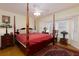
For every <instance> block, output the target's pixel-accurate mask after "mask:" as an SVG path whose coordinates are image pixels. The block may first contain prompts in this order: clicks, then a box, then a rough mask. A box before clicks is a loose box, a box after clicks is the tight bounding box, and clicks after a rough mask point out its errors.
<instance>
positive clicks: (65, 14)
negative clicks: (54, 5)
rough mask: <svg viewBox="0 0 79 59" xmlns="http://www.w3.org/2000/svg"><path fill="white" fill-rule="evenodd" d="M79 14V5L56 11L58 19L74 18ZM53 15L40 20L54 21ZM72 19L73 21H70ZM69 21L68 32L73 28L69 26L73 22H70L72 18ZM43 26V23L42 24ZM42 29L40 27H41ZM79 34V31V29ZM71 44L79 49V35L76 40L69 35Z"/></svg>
mask: <svg viewBox="0 0 79 59" xmlns="http://www.w3.org/2000/svg"><path fill="white" fill-rule="evenodd" d="M78 15H79V7H73V8H69V9H65V10H63V11H60V12H57V13H56V20H61V19H67V18H68V19H69V18H72V17H74V16H78ZM52 19H53V17H52V15H49V16H46V17H44V18H40V22H43V21H44V22H45V21H47V22H48V21H52ZM70 20H71V21H70ZM70 20H69V21H68V23H67V26H68V28H67V30H68V32H69V31H71V28H70V27H69V26H70V25H71V24H70V22H72V19H70ZM41 26H43V25H41ZM39 29H40V27H39ZM78 29H79V16H78V27H77V30H78ZM78 35H79V31H78ZM68 42H69V44H71V45H73V46H74V47H76V48H78V49H79V37H78V38H75V39H74V40H72V39H71V35H69V40H68Z"/></svg>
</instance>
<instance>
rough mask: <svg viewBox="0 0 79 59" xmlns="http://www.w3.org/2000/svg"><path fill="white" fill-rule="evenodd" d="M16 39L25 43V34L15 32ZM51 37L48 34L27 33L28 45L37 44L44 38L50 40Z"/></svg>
mask: <svg viewBox="0 0 79 59" xmlns="http://www.w3.org/2000/svg"><path fill="white" fill-rule="evenodd" d="M16 39H17V40H19V41H20V42H22V43H23V44H26V34H16ZM51 39H52V37H51V36H50V35H49V34H42V33H35V34H29V45H33V44H37V43H39V42H43V41H46V40H51Z"/></svg>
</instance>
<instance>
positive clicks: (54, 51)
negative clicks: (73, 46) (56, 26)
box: [35, 45, 79, 56]
mask: <svg viewBox="0 0 79 59" xmlns="http://www.w3.org/2000/svg"><path fill="white" fill-rule="evenodd" d="M35 55H36V56H79V52H76V51H72V50H69V49H66V48H62V47H60V46H58V45H55V46H51V45H50V46H47V47H45V48H44V49H42V50H40V51H39V52H37V53H36V54H35Z"/></svg>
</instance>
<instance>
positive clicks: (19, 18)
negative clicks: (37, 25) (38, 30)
mask: <svg viewBox="0 0 79 59" xmlns="http://www.w3.org/2000/svg"><path fill="white" fill-rule="evenodd" d="M2 15H6V16H10V24H11V25H12V28H9V29H8V33H10V32H13V26H14V25H13V21H14V16H15V20H16V29H19V28H22V27H26V16H24V15H20V14H16V13H12V12H9V11H4V10H1V9H0V25H1V24H2ZM30 27H31V28H34V20H33V18H31V17H30ZM5 32H6V30H5V28H0V36H1V35H4V34H5ZM0 46H1V40H0Z"/></svg>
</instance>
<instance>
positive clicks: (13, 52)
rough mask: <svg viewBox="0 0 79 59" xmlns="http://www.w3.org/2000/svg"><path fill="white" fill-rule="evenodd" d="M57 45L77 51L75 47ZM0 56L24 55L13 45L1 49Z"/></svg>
mask: <svg viewBox="0 0 79 59" xmlns="http://www.w3.org/2000/svg"><path fill="white" fill-rule="evenodd" d="M57 45H60V46H61V47H64V48H68V49H71V50H74V51H78V52H79V50H78V49H76V48H75V47H73V46H71V45H67V46H65V45H61V44H59V43H58V44H57ZM0 56H24V54H23V53H22V51H21V50H20V49H19V48H18V47H17V46H16V45H15V46H13V47H8V48H5V49H2V50H0Z"/></svg>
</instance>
